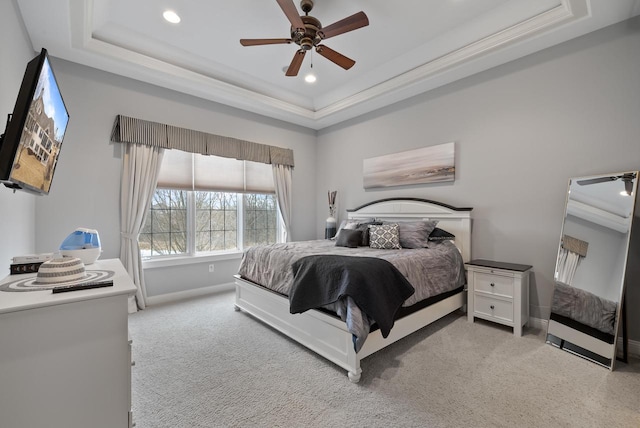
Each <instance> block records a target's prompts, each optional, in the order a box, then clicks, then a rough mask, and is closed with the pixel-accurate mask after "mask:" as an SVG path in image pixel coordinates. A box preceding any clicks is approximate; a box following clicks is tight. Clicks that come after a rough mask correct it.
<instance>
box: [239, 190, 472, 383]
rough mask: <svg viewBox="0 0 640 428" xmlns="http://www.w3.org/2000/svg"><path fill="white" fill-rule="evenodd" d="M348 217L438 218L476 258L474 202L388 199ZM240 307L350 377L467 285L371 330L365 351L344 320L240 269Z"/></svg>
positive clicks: (453, 303)
mask: <svg viewBox="0 0 640 428" xmlns="http://www.w3.org/2000/svg"><path fill="white" fill-rule="evenodd" d="M347 214H348V218H350V219H358V218H370V217H374V218H376V219H382V220H391V221H396V220H397V221H410V220H418V219H421V220H423V219H429V220H438V227H440V228H442V229H445V230H447V231H449V232H451V233H453V234H454V235H456V239H455V244H456V246H457V247H458V248H459V249H460V252H461V253H462V258H463V260H464V261H465V262H468V261H469V260H470V259H471V208H454V207H451V206H448V205H445V204H441V203H438V202H433V201H427V200H422V199H407V198H404V199H384V200H381V201H376V202H373V203H370V204H366V205H363V206H361V207H359V208H357V209H354V210H348V211H347ZM235 284H236V302H235V309H236V310H243V311H245V312H247V313H249V314H251V315H253V316H254V317H255V318H258V319H259V320H261V321H262V322H264V323H266V324H268V325H270V326H271V327H273V328H275V329H276V330H279V331H280V332H282V333H283V334H285V335H286V336H288V337H290V338H291V339H293V340H295V341H297V342H299V343H300V344H302V345H304V346H306V347H307V348H309V349H311V350H312V351H313V352H316V353H317V354H319V355H321V356H323V357H325V358H326V359H328V360H329V361H332V362H333V363H335V364H337V365H338V366H340V367H342V368H344V369H345V370H347V372H348V375H349V379H350V380H351V381H352V382H358V381H359V380H360V376H361V373H362V370H361V369H360V360H361V359H363V358H365V357H367V356H369V355H371V354H373V353H374V352H377V351H379V350H380V349H382V348H384V347H386V346H389V345H390V344H392V343H394V342H396V341H397V340H400V339H402V338H403V337H406V336H408V335H409V334H411V333H413V332H415V331H417V330H419V329H421V328H422V327H425V326H427V325H429V324H431V323H432V322H434V321H436V320H438V319H440V318H442V317H443V316H445V315H447V314H449V313H451V312H453V311H455V310H456V309H459V308H463V307H464V306H465V304H466V300H467V299H466V291H461V292H459V293H456V294H454V295H452V296H450V297H448V298H446V299H443V300H441V301H439V302H437V303H434V304H432V305H430V306H428V307H426V308H424V309H421V310H419V311H417V312H414V313H412V314H410V315H408V316H405V317H403V318H401V319H399V320H396V322H395V324H394V326H393V329H392V330H391V333H390V334H389V336H387V338H383V337H382V334H381V333H380V330H376V331H374V332H372V333H370V334H369V336H368V337H367V340H366V341H365V343H364V346H363V347H362V349H361V350H360V352H358V353H356V352H355V350H354V347H353V339H352V335H351V333H349V331H348V330H347V326H346V324H345V323H344V321H342V320H340V319H339V318H337V317H335V316H332V315H329V314H326V313H324V312H321V311H318V310H313V309H312V310H309V311H306V312H304V313H301V314H291V313H289V300H288V299H287V298H286V297H283V296H281V295H279V294H277V293H274V292H272V291H269V290H267V289H265V288H263V287H260V286H257V285H256V284H254V283H252V282H250V281H247V280H245V279H243V278H241V277H240V276H239V275H235Z"/></svg>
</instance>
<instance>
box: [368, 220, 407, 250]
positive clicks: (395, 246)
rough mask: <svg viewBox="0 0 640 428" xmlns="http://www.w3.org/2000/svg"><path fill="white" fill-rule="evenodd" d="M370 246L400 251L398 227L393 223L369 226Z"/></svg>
mask: <svg viewBox="0 0 640 428" xmlns="http://www.w3.org/2000/svg"><path fill="white" fill-rule="evenodd" d="M369 246H370V247H371V248H379V249H383V250H399V249H400V236H399V234H398V225H397V224H395V223H392V224H382V225H379V226H377V225H371V226H369Z"/></svg>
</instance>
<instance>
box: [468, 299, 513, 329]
mask: <svg viewBox="0 0 640 428" xmlns="http://www.w3.org/2000/svg"><path fill="white" fill-rule="evenodd" d="M474 297H475V298H474V302H473V312H474V313H475V314H476V315H478V316H480V317H481V318H493V319H495V320H498V321H500V322H505V321H506V322H509V323H513V301H507V300H500V299H493V298H491V297H488V296H486V295H483V294H480V293H475V296H474Z"/></svg>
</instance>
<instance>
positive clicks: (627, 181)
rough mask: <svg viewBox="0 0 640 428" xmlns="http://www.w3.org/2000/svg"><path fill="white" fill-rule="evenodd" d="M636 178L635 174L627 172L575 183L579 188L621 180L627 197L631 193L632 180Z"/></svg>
mask: <svg viewBox="0 0 640 428" xmlns="http://www.w3.org/2000/svg"><path fill="white" fill-rule="evenodd" d="M635 178H636V174H635V173H633V172H627V173H625V174H622V175H611V176H609V177H598V178H589V179H586V180H578V181H577V183H578V184H579V185H580V186H588V185H590V184H597V183H606V182H609V181H616V180H620V179H621V180H622V181H623V182H624V190H625V192H627V195H630V194H631V192H632V191H633V180H634V179H635Z"/></svg>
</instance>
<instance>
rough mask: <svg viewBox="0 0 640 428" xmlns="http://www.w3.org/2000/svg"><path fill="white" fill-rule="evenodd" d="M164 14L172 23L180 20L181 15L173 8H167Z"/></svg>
mask: <svg viewBox="0 0 640 428" xmlns="http://www.w3.org/2000/svg"><path fill="white" fill-rule="evenodd" d="M162 16H163V17H164V19H166V20H167V21H168V22H170V23H172V24H177V23H178V22H180V17H179V16H178V14H177V13H175V12H174V11H172V10H165V11H164V12H163V13H162Z"/></svg>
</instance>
